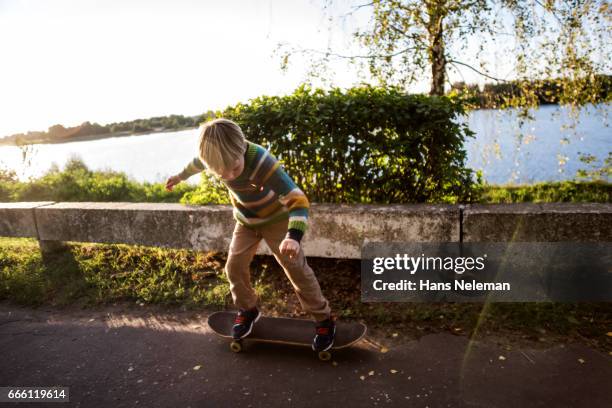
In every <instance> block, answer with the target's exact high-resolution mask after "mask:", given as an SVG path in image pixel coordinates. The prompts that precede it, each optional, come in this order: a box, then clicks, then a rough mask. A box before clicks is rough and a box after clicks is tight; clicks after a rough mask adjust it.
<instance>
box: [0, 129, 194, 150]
mask: <svg viewBox="0 0 612 408" xmlns="http://www.w3.org/2000/svg"><path fill="white" fill-rule="evenodd" d="M189 129H197V127H185V128H179V129H163V130H149V131H146V132H117V133H104V134H100V135H83V136H75V137H71V138H70V139H61V140H40V141H33V142H28V143H20V144H17V143H15V142H5V141H2V140H0V147H1V146H28V145H35V144H61V143H72V142H89V141H92V140H100V139H110V138H112V137H127V136H145V135H150V134H155V133H172V132H180V131H182V130H189Z"/></svg>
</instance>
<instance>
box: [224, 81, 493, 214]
mask: <svg viewBox="0 0 612 408" xmlns="http://www.w3.org/2000/svg"><path fill="white" fill-rule="evenodd" d="M463 113H464V111H463V107H462V105H461V103H460V102H459V101H458V100H455V99H450V98H447V97H429V96H424V95H408V94H406V93H404V92H403V91H401V90H399V89H397V88H376V87H369V86H366V87H359V88H352V89H348V90H346V91H342V90H340V89H337V88H336V89H332V90H330V91H323V90H320V89H316V90H312V89H310V88H307V87H305V86H302V87H300V88H298V89H297V90H296V91H295V92H294V93H293V94H291V95H288V96H271V97H270V96H262V97H258V98H255V99H253V100H251V101H250V103H248V104H238V105H235V106H232V107H228V108H227V109H225V111H223V112H222V113H221V115H222V116H224V117H227V118H230V119H233V120H235V121H236V122H237V123H238V124H239V125H240V126H241V127H242V129H243V131H244V133H245V135H246V136H247V138H248V139H250V140H252V141H254V142H256V143H259V144H262V145H264V146H265V147H267V148H269V149H270V151H271V152H272V153H273V154H274V155H275V156H276V157H277V158H278V159H279V160H281V161H282V162H283V164H284V167H285V169H286V170H287V172H288V173H289V174H290V176H292V177H293V178H294V179H295V181H296V182H297V183H298V185H299V186H300V187H301V188H302V189H303V190H304V191H305V193H306V194H307V196H308V197H309V199H310V200H311V201H313V202H328V203H371V202H376V203H412V202H457V201H459V202H471V201H472V200H473V199H474V197H475V195H476V193H477V192H478V189H479V187H480V183H481V178H480V174H477V175H476V177H474V176H475V174H474V173H473V171H472V170H471V169H468V168H466V167H465V160H466V152H465V150H464V147H463V144H464V141H465V138H466V137H472V136H473V132H471V131H470V130H469V129H468V128H467V126H466V125H463V124H459V123H457V121H456V120H455V119H456V118H457V116H458V115H459V114H463Z"/></svg>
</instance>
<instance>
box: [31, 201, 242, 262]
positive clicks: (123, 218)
mask: <svg viewBox="0 0 612 408" xmlns="http://www.w3.org/2000/svg"><path fill="white" fill-rule="evenodd" d="M36 217H37V220H38V230H39V234H40V236H39V239H41V240H48V241H81V242H104V243H125V244H138V245H149V246H159V247H169V248H190V249H195V250H206V251H227V248H228V247H229V243H230V240H231V231H232V229H230V228H231V227H233V219H232V210H231V207H230V206H226V205H210V206H186V205H182V204H153V203H82V202H81V203H58V204H54V205H50V206H47V207H43V208H40V209H38V210H37V211H36Z"/></svg>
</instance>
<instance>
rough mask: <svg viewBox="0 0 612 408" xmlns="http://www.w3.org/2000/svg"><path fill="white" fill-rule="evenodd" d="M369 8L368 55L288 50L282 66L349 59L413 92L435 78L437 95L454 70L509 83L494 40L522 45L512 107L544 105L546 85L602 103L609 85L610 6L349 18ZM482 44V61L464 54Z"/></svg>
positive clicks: (375, 7)
mask: <svg viewBox="0 0 612 408" xmlns="http://www.w3.org/2000/svg"><path fill="white" fill-rule="evenodd" d="M331 1H332V0H330V4H331ZM364 8H369V9H370V11H371V21H370V23H369V25H368V26H367V27H366V28H365V29H357V30H356V31H355V32H353V37H354V38H355V39H356V40H357V42H358V44H360V45H361V46H363V47H364V48H365V49H366V50H367V52H366V54H365V55H342V54H338V53H336V52H334V50H331V49H328V50H326V51H325V52H322V53H321V52H320V51H319V52H318V54H319V55H322V57H320V58H317V57H314V55H315V54H317V52H313V50H300V49H290V48H289V47H287V46H286V45H285V46H283V45H281V49H283V47H284V49H283V55H282V61H283V62H282V66H283V67H284V68H286V67H287V66H288V61H289V57H290V56H291V55H292V54H294V53H305V54H310V55H311V56H313V57H314V58H313V59H312V61H313V64H316V65H317V66H321V62H329V61H330V60H332V59H349V60H350V61H351V62H353V63H357V64H359V63H365V64H366V65H367V67H368V68H369V71H370V73H371V74H372V75H373V76H374V77H375V78H377V80H378V81H379V82H380V83H381V84H396V85H397V84H399V85H403V86H406V87H407V86H409V85H411V84H414V83H416V82H417V81H420V80H422V79H423V77H429V80H430V94H431V95H443V94H444V93H445V85H446V84H447V83H448V84H449V85H450V82H449V81H448V78H449V74H450V73H452V72H455V73H458V74H459V75H462V72H465V70H468V71H473V72H476V73H478V75H480V76H482V77H484V78H486V79H488V80H494V81H500V82H504V81H505V80H506V79H505V78H500V77H497V76H495V75H494V74H492V73H491V72H490V70H489V67H488V65H489V64H488V61H487V59H486V58H485V57H483V53H484V52H485V49H486V45H487V43H489V42H496V43H497V44H499V43H500V42H502V43H503V44H510V43H512V42H514V44H515V45H514V47H512V48H511V49H510V50H509V51H507V52H506V55H505V57H507V59H508V61H510V62H511V63H512V65H513V67H512V68H513V69H512V70H508V71H509V72H508V73H507V75H506V77H508V76H510V75H512V74H514V75H513V76H514V77H515V78H514V79H515V81H513V82H512V84H513V86H514V84H516V86H517V87H519V92H513V93H512V96H509V97H508V98H507V100H506V106H523V107H525V106H537V103H538V98H537V97H536V94H537V92H538V91H539V89H540V88H541V87H542V86H544V85H543V83H544V82H545V81H546V80H548V81H549V82H550V80H553V81H555V82H556V84H555V85H557V86H558V89H559V92H560V95H559V102H560V103H569V104H578V105H583V104H586V103H594V102H597V98H598V97H599V95H600V93H601V92H600V91H601V89H602V86H604V85H603V83H602V81H601V78H602V76H601V75H597V74H600V73H606V72H610V68H611V63H610V61H611V56H612V55H611V52H610V51H611V46H610V44H611V43H612V42H611V41H610V39H611V38H610V32H611V29H610V27H611V24H610V23H611V22H612V13H611V12H612V10H611V9H610V7H609V3H608V1H606V0H601V1H592V0H573V1H560V0H424V1H419V0H374V1H372V2H370V3H366V4H361V5H358V6H354V7H352V10H351V12H350V13H349V14H352V13H355V12H356V11H357V10H361V9H364ZM474 41H477V43H478V47H477V48H478V49H477V52H476V55H475V57H474V59H475V61H474V62H472V61H467V60H465V59H464V58H463V55H465V53H466V52H467V50H468V49H469V46H470V43H471V42H474ZM503 44H502V45H503ZM549 82H548V83H549ZM517 95H518V96H517Z"/></svg>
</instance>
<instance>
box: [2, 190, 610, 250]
mask: <svg viewBox="0 0 612 408" xmlns="http://www.w3.org/2000/svg"><path fill="white" fill-rule="evenodd" d="M234 225H235V221H234V219H233V218H232V209H231V206H229V205H206V206H188V205H182V204H150V203H83V202H81V203H52V202H34V203H0V236H11V237H32V238H36V239H38V240H39V242H40V243H41V250H43V251H52V250H55V249H57V248H61V245H59V244H58V243H61V242H64V241H77V242H99V243H124V244H135V245H148V246H159V247H166V248H188V249H193V250H199V251H218V252H225V251H227V248H228V247H229V244H230V241H231V236H232V231H233V228H234ZM611 238H612V204H597V203H585V204H573V203H546V204H534V203H521V204H484V205H434V204H431V205H430V204H408V205H374V204H373V205H334V204H312V207H311V211H310V223H309V229H308V231H307V233H306V235H305V237H304V241H303V245H304V251H305V253H306V255H307V256H320V257H332V258H352V259H359V258H360V256H361V246H362V244H363V243H364V242H457V241H470V242H495V241H502V242H508V241H548V242H552V241H583V242H587V241H611ZM258 253H260V254H270V253H271V252H270V250H269V249H268V248H267V245H266V244H264V243H262V244H260V246H259V249H258Z"/></svg>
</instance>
